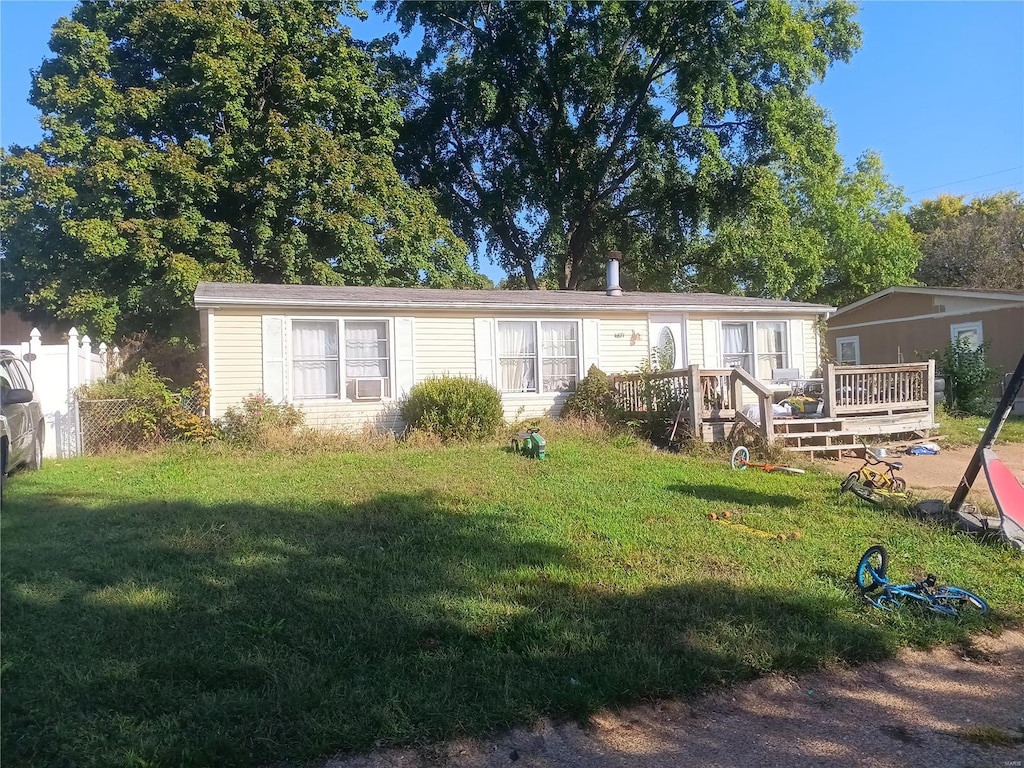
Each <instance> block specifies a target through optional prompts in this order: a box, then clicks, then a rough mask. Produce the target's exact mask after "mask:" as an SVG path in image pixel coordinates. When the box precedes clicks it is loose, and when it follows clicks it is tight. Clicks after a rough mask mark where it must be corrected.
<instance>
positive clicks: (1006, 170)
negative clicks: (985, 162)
mask: <svg viewBox="0 0 1024 768" xmlns="http://www.w3.org/2000/svg"><path fill="white" fill-rule="evenodd" d="M1021 168H1024V165H1017V166H1014V167H1013V168H1004V169H1003V170H1001V171H992V173H983V174H981V175H980V176H971V178H969V179H960V180H959V181H947V182H946V183H945V184H936V185H935V186H934V187H925V188H924V189H915V190H913V191H911V192H908V193H907V194H910V195H915V194H917V193H918V192H929V191H931V190H933V189H939V188H941V187H948V186H950V185H951V184H963V183H964V182H965V181H974V180H975V179H984V178H985V177H987V176H998V175H999V174H1000V173H1009V172H1010V171H1019V170H1020V169H1021Z"/></svg>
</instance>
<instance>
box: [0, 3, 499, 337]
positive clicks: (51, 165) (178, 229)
mask: <svg viewBox="0 0 1024 768" xmlns="http://www.w3.org/2000/svg"><path fill="white" fill-rule="evenodd" d="M343 13H347V14H356V13H359V12H358V10H357V8H356V4H355V3H354V2H348V1H346V2H321V1H320V0H317V1H316V2H314V0H290V1H289V2H287V3H279V2H269V1H267V2H260V1H258V0H253V1H249V0H203V1H202V2H197V1H190V0H184V1H182V2H175V1H171V0H155V1H154V2H89V3H83V4H81V5H79V6H78V7H76V8H75V10H74V12H73V14H72V16H71V18H70V19H69V18H63V19H61V20H60V21H59V22H58V23H57V24H56V25H55V27H54V29H53V33H52V38H51V41H50V48H51V50H52V51H53V54H54V55H53V57H52V58H49V59H47V60H46V61H44V62H43V63H42V66H41V67H40V69H39V70H38V71H36V72H35V73H34V77H33V85H32V92H31V102H32V103H33V104H34V105H35V106H36V107H38V108H39V109H40V110H41V111H42V113H43V116H42V119H41V122H42V127H43V129H44V139H43V141H42V142H41V143H40V144H39V145H38V146H35V147H32V148H23V147H13V148H12V149H11V150H10V151H9V152H7V153H5V156H4V157H3V169H2V170H3V176H2V180H0V181H2V190H0V191H2V193H3V201H2V209H0V214H2V225H3V232H4V240H3V243H2V245H3V256H4V258H3V261H2V269H3V278H4V282H5V284H6V285H5V288H4V298H5V303H6V304H7V305H8V306H10V305H11V304H14V305H16V307H17V308H18V309H21V310H23V311H25V312H27V313H28V314H32V313H33V312H34V313H39V314H44V315H46V316H49V317H54V316H56V317H59V318H65V319H68V320H71V321H73V322H75V323H77V324H80V325H83V326H84V327H85V328H87V329H88V331H89V333H91V334H92V335H93V336H94V337H97V338H110V337H111V335H112V334H114V333H115V332H121V331H124V330H133V331H137V330H145V329H148V330H152V331H155V332H156V333H157V334H158V335H160V336H163V337H166V336H168V335H169V334H173V333H175V332H177V331H179V330H180V329H181V328H183V327H187V326H188V325H189V321H190V320H193V319H194V311H193V310H192V309H191V297H192V293H193V291H194V289H195V286H196V283H197V282H198V281H200V280H226V281H252V280H255V281H260V282H293V283H294V282H304V283H313V284H374V285H415V284H428V285H439V286H460V285H466V284H476V283H477V278H478V277H479V276H477V275H475V273H474V272H473V270H472V269H470V267H469V265H468V264H467V261H466V246H465V244H464V243H463V242H462V241H461V240H460V239H459V238H458V237H457V236H456V235H455V234H454V233H453V232H452V230H451V227H450V225H449V224H448V222H447V221H446V220H445V219H444V218H443V217H441V216H440V215H438V213H437V210H436V208H435V205H434V202H433V200H432V199H431V197H430V196H429V194H428V193H426V192H423V191H418V190H414V189H412V188H411V187H410V186H409V185H408V184H406V183H404V182H402V180H401V179H400V177H399V175H398V173H397V171H396V169H395V166H394V142H395V139H396V137H397V131H398V128H399V125H400V120H401V117H400V112H399V109H398V106H397V104H396V102H395V101H394V100H393V99H392V98H390V97H388V96H387V95H386V93H387V91H388V86H387V83H386V82H385V81H383V80H382V79H381V77H380V75H379V73H378V71H377V68H376V66H375V65H374V63H373V61H372V60H371V58H370V57H369V56H368V55H367V54H366V53H365V52H364V51H363V50H362V49H361V48H360V47H359V46H358V45H356V44H354V43H353V41H352V39H351V35H350V31H349V29H348V28H346V27H344V26H342V25H341V24H340V23H339V15H340V14H343Z"/></svg>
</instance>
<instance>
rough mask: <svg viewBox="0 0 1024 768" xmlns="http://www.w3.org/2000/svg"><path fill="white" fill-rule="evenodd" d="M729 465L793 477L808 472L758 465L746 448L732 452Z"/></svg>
mask: <svg viewBox="0 0 1024 768" xmlns="http://www.w3.org/2000/svg"><path fill="white" fill-rule="evenodd" d="M729 465H730V466H731V467H732V468H733V469H746V468H747V467H757V468H758V469H763V470H764V471H765V472H788V473H789V474H791V475H802V474H804V473H805V472H806V471H807V470H805V469H798V468H797V467H784V466H781V465H779V464H758V463H756V462H753V461H751V460H750V451H748V450H747V448H746V446H743V445H741V446H738V447H737V448H736V450H734V451H733V452H732V456H731V457H730V459H729Z"/></svg>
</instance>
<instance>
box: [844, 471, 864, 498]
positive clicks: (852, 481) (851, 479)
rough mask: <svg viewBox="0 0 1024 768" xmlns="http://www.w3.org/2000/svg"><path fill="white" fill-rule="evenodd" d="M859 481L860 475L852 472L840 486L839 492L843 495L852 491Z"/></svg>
mask: <svg viewBox="0 0 1024 768" xmlns="http://www.w3.org/2000/svg"><path fill="white" fill-rule="evenodd" d="M859 479H860V475H859V474H857V473H856V472H851V473H850V474H848V475H847V476H846V479H845V480H843V483H842V485H840V486H839V492H840V493H843V492H844V491H848V490H850V489H851V488H853V486H854V485H856V484H857V481H858V480H859Z"/></svg>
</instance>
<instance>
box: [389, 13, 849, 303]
mask: <svg viewBox="0 0 1024 768" xmlns="http://www.w3.org/2000/svg"><path fill="white" fill-rule="evenodd" d="M376 7H377V8H378V9H379V10H387V11H388V12H389V13H391V14H392V15H393V16H394V18H396V19H397V20H398V21H399V22H400V23H401V24H402V25H403V29H404V30H405V32H406V33H408V32H409V31H410V30H411V29H412V28H413V27H414V26H415V25H417V24H418V25H420V26H421V28H422V30H423V42H422V46H421V48H420V51H419V54H418V55H417V56H416V58H415V59H414V60H405V59H403V58H402V57H400V56H395V55H392V56H390V57H389V58H388V59H387V62H388V63H389V64H390V65H391V67H392V71H394V72H396V73H397V74H399V75H400V76H402V84H403V86H404V91H403V93H404V95H405V97H406V98H407V106H406V109H405V112H406V124H405V127H404V129H403V132H402V136H401V139H400V142H399V146H400V156H401V159H400V169H401V170H402V171H403V172H404V173H405V174H406V175H407V177H408V178H409V179H410V180H411V181H412V182H413V183H414V184H416V185H418V186H421V187H424V188H436V189H438V190H440V195H441V197H440V206H441V210H442V212H443V213H445V214H446V215H447V216H449V217H450V219H451V220H452V222H453V225H454V226H455V229H456V231H457V232H458V233H459V234H460V235H461V236H462V237H463V238H465V239H466V240H468V241H469V242H471V243H473V244H474V245H481V246H483V247H484V248H486V249H487V251H488V252H489V253H490V254H491V255H492V257H493V258H494V259H495V260H496V261H497V262H498V263H499V264H501V265H502V266H503V267H504V268H505V269H506V270H507V271H508V272H509V273H510V276H511V277H512V279H513V281H515V279H516V275H520V276H521V277H522V281H523V282H524V283H525V285H526V286H527V287H530V288H535V287H538V285H539V284H540V283H541V282H543V281H545V279H547V280H550V281H551V282H554V283H555V284H556V285H557V286H558V287H561V288H570V289H572V288H580V287H594V286H595V285H596V283H597V281H598V280H599V279H600V275H601V274H602V273H603V261H604V256H603V254H604V252H605V251H606V250H608V249H612V248H614V249H618V250H621V251H622V252H623V274H624V279H626V280H629V281H632V283H633V284H635V285H638V286H641V287H663V286H665V284H666V283H670V282H672V281H675V282H676V283H688V284H696V283H699V282H700V279H699V277H700V275H702V274H708V273H709V270H711V268H713V267H715V266H716V265H717V264H718V262H717V261H716V260H715V255H714V254H713V253H712V252H711V251H709V249H708V248H706V247H694V245H695V243H696V244H698V246H699V245H700V244H701V243H702V242H703V241H706V240H707V235H708V234H709V233H714V232H716V231H717V230H718V229H719V227H720V226H722V225H723V224H725V223H727V222H735V221H737V220H738V219H739V218H742V217H745V218H746V223H747V224H749V223H750V222H751V221H752V219H754V218H757V217H761V218H763V219H765V221H764V222H763V224H764V226H762V227H761V228H762V229H765V228H767V229H769V230H771V231H772V232H774V233H775V234H776V235H778V236H779V237H781V238H782V240H780V241H778V242H775V243H771V244H769V248H770V249H774V251H775V252H776V253H777V254H780V255H781V254H784V253H786V252H788V251H789V250H791V249H792V248H794V247H796V248H798V249H799V248H805V247H807V243H805V242H804V241H806V240H814V241H815V242H816V243H818V244H819V245H820V242H819V241H820V240H821V238H822V237H823V236H822V235H821V234H820V233H815V232H810V231H802V232H796V233H793V234H784V233H783V230H784V227H783V226H781V225H782V224H783V223H784V220H785V218H786V217H787V216H788V215H789V214H788V211H789V206H788V205H787V202H786V201H785V200H784V199H781V198H780V189H782V190H792V191H794V193H795V192H796V191H797V190H798V188H799V185H798V184H797V180H798V179H799V180H802V183H809V184H811V185H817V186H818V187H827V186H828V184H829V183H831V182H835V181H836V180H838V178H839V174H841V171H842V168H841V161H840V159H839V156H838V153H837V152H836V148H835V133H834V130H833V128H832V126H831V124H830V123H829V121H828V120H827V118H826V115H825V113H824V111H823V110H822V109H821V108H820V107H819V106H818V105H817V104H816V103H815V102H814V101H813V99H812V98H811V97H810V96H809V94H808V88H809V87H810V86H811V85H812V84H813V83H814V82H816V81H819V80H820V79H821V78H823V77H824V76H825V73H826V71H827V69H828V67H829V66H830V64H831V63H833V62H835V61H837V60H843V61H845V60H847V59H848V58H849V57H850V55H851V54H852V52H853V51H854V50H855V49H856V48H857V47H858V46H859V43H860V30H859V27H858V26H857V25H856V24H855V22H854V21H853V15H854V5H853V4H852V3H850V2H847V1H846V0H826V1H825V2H814V1H813V0H811V1H808V2H796V3H791V2H786V1H785V0H765V1H764V2H756V3H750V2H742V1H737V2H700V3H661V2H630V3H619V2H606V3H584V2H542V3H513V2H488V1H487V0H481V1H479V2H414V1H412V0H407V1H405V2H398V3H386V2H380V3H378V4H377V6H376ZM830 180H831V182H830ZM769 219H770V220H772V221H768V220H769ZM724 236H725V235H723V237H724ZM784 241H785V242H784ZM816 247H817V246H816ZM730 252H731V253H732V254H733V256H734V257H735V258H737V259H742V261H743V262H744V263H742V264H737V265H736V267H737V270H736V271H737V273H739V274H742V272H743V271H744V270H746V271H748V272H750V273H751V276H752V278H751V279H753V274H754V273H755V272H756V271H757V269H756V266H752V265H751V263H750V260H751V258H752V257H751V256H750V255H748V256H746V257H744V256H743V254H742V253H741V252H740V251H739V250H738V249H736V248H732V249H730ZM787 269H788V268H787ZM804 272H807V270H806V269H804V268H803V267H799V268H797V269H788V271H787V270H783V272H780V273H773V274H771V275H769V276H768V279H769V287H768V288H767V290H768V291H769V292H771V293H773V294H786V293H788V292H791V291H792V289H793V285H794V282H795V281H798V280H800V279H804V278H805V277H806V276H805V275H804ZM735 287H736V284H735V282H734V283H733V286H732V288H733V289H735Z"/></svg>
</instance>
